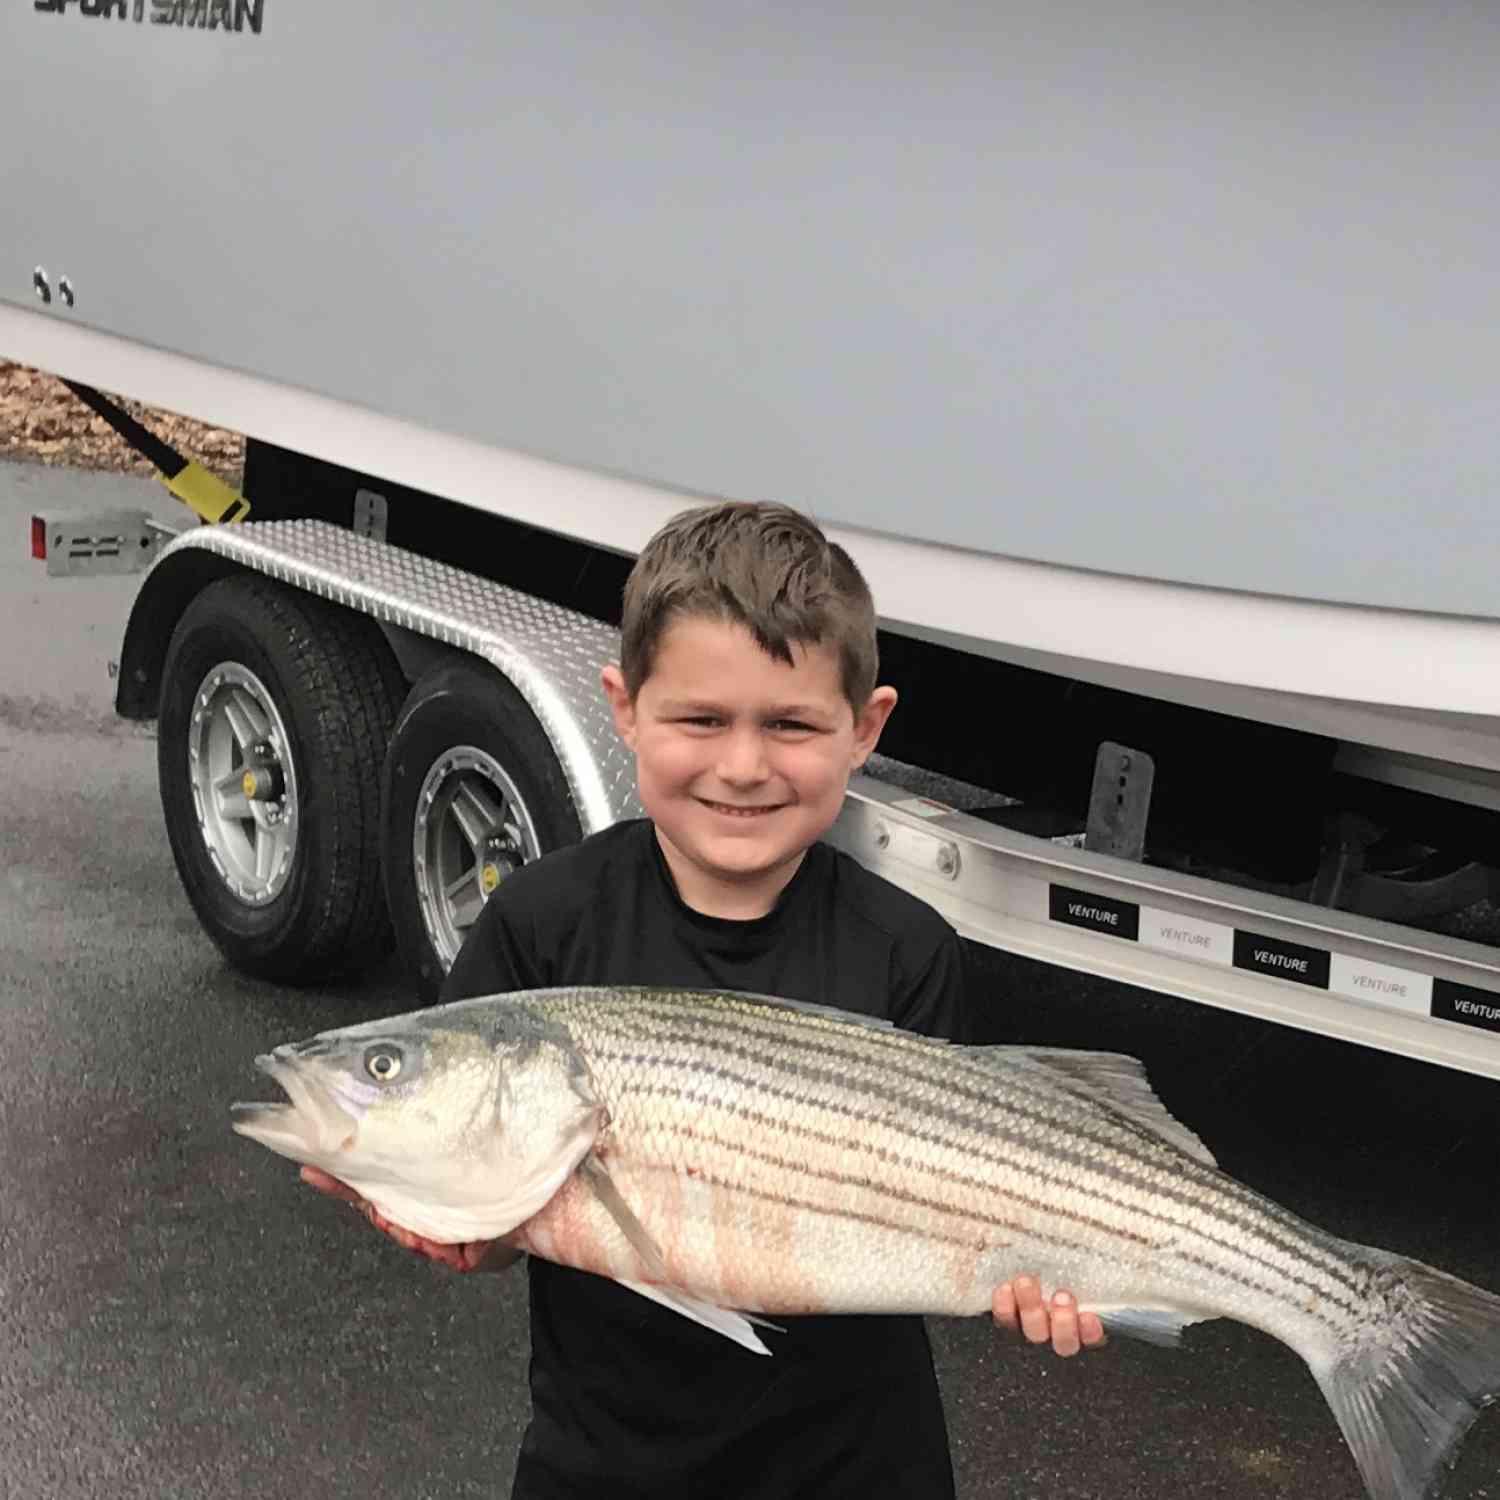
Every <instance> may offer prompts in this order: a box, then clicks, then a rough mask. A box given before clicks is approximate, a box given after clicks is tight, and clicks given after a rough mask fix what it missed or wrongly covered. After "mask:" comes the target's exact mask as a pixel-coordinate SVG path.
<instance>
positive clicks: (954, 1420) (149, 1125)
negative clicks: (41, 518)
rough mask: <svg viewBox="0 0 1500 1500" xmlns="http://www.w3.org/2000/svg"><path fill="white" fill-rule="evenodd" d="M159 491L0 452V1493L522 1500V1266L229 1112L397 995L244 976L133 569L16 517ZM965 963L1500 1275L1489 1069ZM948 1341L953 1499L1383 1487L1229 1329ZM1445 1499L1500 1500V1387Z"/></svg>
mask: <svg viewBox="0 0 1500 1500" xmlns="http://www.w3.org/2000/svg"><path fill="white" fill-rule="evenodd" d="M155 493H157V492H156V491H155V490H154V489H153V487H152V486H150V484H149V483H145V482H141V481H125V480H119V479H104V478H100V477H98V476H78V475H63V474H57V473H49V472H47V471H43V470H39V469H33V468H29V467H25V466H21V465H16V464H0V538H3V540H4V543H5V545H4V546H3V547H0V589H3V592H4V596H5V598H6V599H7V600H8V601H9V602H10V608H9V609H8V610H7V616H8V619H9V623H8V624H7V627H6V633H5V636H4V637H3V638H0V849H3V850H4V856H5V857H4V862H3V868H0V952H3V954H4V962H3V967H0V1163H3V1179H0V1180H3V1184H4V1192H3V1194H0V1495H4V1496H6V1497H15V1500H82V1497H85V1496H88V1497H93V1496H99V1495H109V1496H111V1497H118V1500H134V1497H143V1500H144V1497H152V1500H157V1497H163V1496H171V1497H183V1500H198V1497H204V1500H207V1497H215V1500H217V1497H223V1496H256V1497H260V1496H265V1497H281V1496H288V1497H290V1496H302V1495H307V1494H321V1495H328V1496H357V1497H361V1500H387V1497H390V1500H395V1497H398V1496H399V1497H403V1500H410V1497H434V1500H437V1497H443V1500H448V1497H453V1500H458V1497H470V1496H472V1497H479V1496H485V1497H491V1496H504V1495H505V1494H506V1493H507V1487H508V1480H509V1476H510V1471H511V1466H512V1463H513V1460H514V1453H515V1448H516V1444H517V1441H518V1439H519V1436H520V1432H521V1429H522V1426H523V1424H524V1420H525V1413H526V1390H525V1373H526V1330H525V1305H524V1304H525V1287H524V1280H523V1278H521V1277H519V1276H509V1275H507V1276H487V1277H470V1278H460V1277H456V1276H453V1275H450V1274H447V1273H445V1272H443V1271H441V1270H439V1269H438V1268H436V1267H432V1266H429V1265H427V1264H426V1263H424V1262H419V1261H416V1260H414V1259H413V1258H411V1257H409V1256H407V1255H406V1254H405V1253H404V1252H402V1251H401V1250H400V1249H398V1248H397V1247H396V1246H394V1245H393V1244H390V1243H388V1242H387V1241H385V1240H384V1239H383V1238H381V1237H379V1236H377V1235H375V1234H373V1233H372V1232H370V1231H369V1230H368V1229H367V1228H366V1227H365V1226H364V1225H363V1224H362V1223H361V1222H360V1221H358V1220H357V1219H356V1218H355V1216H354V1215H353V1214H352V1212H351V1211H350V1210H348V1209H347V1208H345V1207H343V1206H341V1205H339V1204H336V1203H333V1202H331V1201H328V1200H326V1199H324V1198H322V1197H320V1196H318V1195H316V1194H314V1193H313V1192H311V1191H309V1190H308V1189H306V1188H304V1187H302V1186H300V1185H299V1184H298V1182H297V1181H296V1177H295V1172H294V1169H293V1168H292V1167H291V1166H290V1164H288V1163H285V1162H283V1161H281V1160H280V1159H279V1158H276V1157H273V1156H272V1155H270V1154H269V1153H268V1152H266V1151H264V1150H261V1149H259V1148H257V1147H255V1146H253V1145H251V1144H250V1143H248V1142H246V1141H243V1140H241V1139H239V1138H238V1137H236V1136H234V1135H232V1134H231V1133H230V1131H229V1128H228V1115H227V1107H228V1105H229V1103H230V1101H231V1100H234V1099H237V1098H261V1097H271V1095H272V1093H274V1090H270V1091H269V1092H268V1089H269V1085H267V1084H266V1082H265V1080H264V1079H262V1078H261V1077H260V1076H259V1075H258V1074H256V1073H255V1072H254V1071H253V1069H252V1068H251V1066H250V1060H251V1058H252V1057H253V1056H254V1055H255V1054H256V1053H257V1052H260V1051H263V1050H265V1049H266V1048H267V1046H268V1045H270V1044H272V1043H275V1042H278V1041H283V1040H288V1039H291V1038H294V1037H298V1036H301V1035H304V1034H307V1033H309V1032H311V1031H314V1030H319V1029H322V1028H324V1027H327V1026H332V1025H339V1024H343V1023H346V1022H350V1021H354V1020H358V1019H363V1018H367V1017H370V1016H374V1015H378V1014H381V1013H383V1012H385V1013H388V1012H391V1011H394V1010H400V1009H405V1008H407V1007H408V1005H409V1003H410V1002H409V1000H408V999H407V997H406V994H405V992H404V990H403V988H402V984H401V980H400V976H399V974H397V973H395V972H394V971H393V970H389V969H388V970H387V971H385V972H383V973H380V974H378V975H376V976H374V977H373V978H371V979H370V980H368V981H367V982H365V983H363V984H361V985H358V986H354V985H344V986H339V987H337V988H334V989H330V990H326V991H313V992H294V991H289V990H283V989H277V988H274V987H271V986H268V985H263V984H259V983H256V982H253V981H250V980H246V979H243V978H241V977H239V976H237V975H235V974H234V973H232V972H231V971H230V970H228V969H227V968H226V967H225V966H224V964H223V963H222V962H221V960H220V959H219V957H218V954H217V952H216V950H215V949H214V948H213V947H212V945H211V944H210V943H209V942H208V941H207V939H206V938H204V937H203V936H202V934H201V933H200V931H199V929H198V927H197V925H196V922H195V921H194V919H193V917H192V915H191V913H190V911H189V909H188V906H187V903H186V901H185V899H184V898H183V896H182V895H181V892H180V890H179V889H178V886H177V883H176V877H175V872H174V871H173V869H172V864H171V858H170V855H169V853H168V850H167V844H166V839H165V835H164V833H163V831H162V828H161V822H160V816H159V812H158V808H157V800H156V782H155V745H154V742H153V740H152V738H151V737H150V734H149V732H147V731H145V730H143V729H141V728H140V727H138V726H131V725H125V724H123V723H120V722H118V721H116V720H115V719H114V718H113V716H112V714H111V711H110V704H111V702H112V684H111V683H110V682H109V680H108V677H107V674H106V667H107V662H108V660H109V659H110V657H112V656H113V655H115V654H116V652H117V650H118V644H119V637H120V631H121V629H122V627H123V623H124V618H125V611H126V610H127V609H128V605H129V600H130V598H131V597H132V596H133V592H134V584H133V583H132V582H131V581H129V580H105V581H95V582H65V581H55V582H52V581H48V580H47V579H46V578H45V577H44V576H43V572H42V568H41V565H40V564H33V563H31V562H30V561H29V560H28V559H27V557H26V555H25V554H26V518H27V517H28V516H29V514H30V512H31V510H32V509H33V508H37V507H43V506H45V505H48V504H56V505H60V506H64V505H69V504H71V505H77V506H88V505H91V504H118V503H142V502H141V501H139V500H137V499H136V498H135V497H137V496H139V495H145V496H148V497H149V496H153V495H154V494H155ZM160 504H161V507H162V509H163V511H164V513H170V502H169V501H165V500H163V501H161V502H160ZM974 956H975V973H976V980H977V983H976V989H977V998H978V1000H979V1001H980V1003H981V1004H982V1005H983V1006H984V1007H985V1015H986V1027H987V1029H988V1030H990V1031H991V1032H992V1034H993V1038H994V1039H995V1040H1002V1039H1011V1040H1025V1041H1036V1042H1047V1043H1051V1044H1063V1045H1069V1044H1072V1045H1081V1046H1090V1047H1106V1048H1118V1049H1120V1050H1125V1051H1131V1052H1134V1053H1136V1054H1137V1055H1138V1056H1140V1057H1142V1058H1144V1059H1145V1060H1146V1062H1147V1064H1148V1066H1149V1067H1150V1070H1151V1074H1152V1077H1153V1080H1154V1081H1155V1083H1156V1085H1157V1088H1158V1091H1159V1092H1160V1093H1161V1095H1162V1096H1163V1098H1164V1099H1165V1100H1166V1102H1167V1104H1168V1106H1169V1107H1170V1108H1171V1109H1172V1110H1173V1111H1174V1112H1175V1113H1176V1114H1177V1115H1178V1116H1179V1117H1180V1118H1181V1119H1183V1120H1184V1121H1185V1122H1187V1123H1188V1124H1190V1125H1191V1126H1193V1127H1194V1128H1195V1129H1196V1130H1197V1131H1198V1132H1199V1134H1201V1135H1202V1136H1203V1138H1204V1139H1205V1140H1206V1141H1207V1143H1208V1144H1209V1145H1210V1146H1211V1147H1212V1148H1213V1149H1214V1150H1215V1151H1216V1152H1217V1154H1218V1156H1219V1159H1220V1163H1221V1165H1223V1166H1224V1167H1225V1169H1226V1170H1228V1171H1229V1172H1231V1173H1232V1174H1234V1175H1235V1176H1237V1177H1239V1178H1241V1179H1242V1180H1244V1181H1246V1182H1248V1183H1250V1184H1251V1185H1252V1186H1254V1187H1256V1188H1258V1189H1259V1190H1261V1191H1263V1192H1266V1193H1268V1194H1269V1195H1271V1196H1272V1197H1273V1198H1275V1199H1277V1200H1278V1201H1279V1202H1281V1203H1282V1204H1284V1205H1286V1206H1287V1207H1289V1208H1291V1209H1293V1210H1295V1211H1296V1212H1299V1213H1301V1214H1304V1215H1305V1216H1307V1217H1308V1218H1311V1219H1313V1220H1314V1221H1316V1222H1318V1223H1320V1224H1322V1225H1324V1226H1325V1227H1327V1228H1329V1229H1331V1230H1333V1231H1335V1232H1337V1233H1339V1234H1343V1235H1346V1236H1348V1237H1350V1238H1354V1239H1359V1240H1364V1241H1367V1242H1372V1243H1375V1244H1379V1245H1382V1246H1385V1247H1387V1248H1389V1249H1393V1250H1399V1251H1401V1252H1404V1253H1407V1254H1412V1255H1415V1256H1418V1257H1419V1258H1421V1259H1424V1260H1428V1261H1431V1262H1432V1263H1434V1264H1436V1265H1439V1266H1441V1267H1443V1268H1444V1269H1447V1270H1451V1271H1454V1272H1456V1273H1457V1274H1459V1275H1462V1276H1464V1277H1466V1278H1468V1279H1470V1280H1473V1281H1477V1282H1479V1283H1480V1284H1482V1285H1486V1286H1489V1287H1490V1288H1492V1289H1495V1290H1500V1254H1497V1250H1500V1209H1497V1196H1496V1190H1495V1183H1496V1166H1497V1150H1496V1144H1497V1139H1500V1085H1497V1084H1494V1083H1489V1082H1485V1081H1482V1080H1478V1079H1472V1078H1467V1077H1463V1076H1460V1075H1457V1074H1452V1073H1446V1072H1444V1071H1442V1070H1439V1069H1436V1068H1432V1067H1430V1066H1427V1065H1422V1064H1416V1063H1409V1062H1404V1061H1401V1060H1398V1059H1393V1058H1387V1057H1384V1056H1382V1055H1380V1054H1376V1053H1372V1052H1367V1051H1362V1050H1359V1049H1356V1048H1353V1047H1350V1046H1347V1045H1345V1044H1340V1043H1333V1042H1326V1041H1323V1040H1321V1039H1316V1038H1312V1037H1307V1036H1303V1035H1300V1034H1297V1033H1293V1032H1289V1031H1285V1030H1281V1029H1277V1028H1273V1027H1271V1026H1268V1025H1265V1024H1262V1023H1260V1022H1254V1021H1250V1020H1245V1019H1241V1018H1238V1017H1233V1016H1229V1015H1225V1014H1220V1013H1218V1012H1214V1011H1210V1010H1207V1009H1202V1008H1198V1007H1195V1006H1192V1005H1190V1004H1188V1003H1186V1002H1181V1001H1176V1000H1170V999H1165V998H1162V997H1158V996H1151V995H1147V994H1144V993H1142V992H1139V991H1134V990H1130V989H1127V988H1125V987H1122V986H1120V985H1116V984H1107V983H1103V982H1099V981H1094V980H1090V979H1085V978H1081V977H1079V976H1076V975H1070V974H1066V973H1063V972H1061V971H1056V970H1049V969H1046V968H1043V967H1041V966H1039V965H1036V964H1032V963H1029V962H1023V961H1019V960H1015V959H1011V958H1008V957H1005V956H1003V955H998V954H992V953H988V952H985V951H983V950H978V949H976V950H974ZM934 1339H935V1344H936V1347H937V1350H938V1357H939V1368H940V1374H941V1377H942V1381H943V1388H944V1393H945V1398H946V1400H947V1404H948V1410H949V1414H950V1422H951V1426H952V1434H953V1444H954V1452H955V1457H956V1461H957V1466H958V1471H959V1476H960V1493H961V1494H962V1495H963V1496H964V1497H965V1500H979V1497H987V1496H1007V1497H1008V1496H1037V1497H1042V1496H1046V1497H1078V1500H1085V1497H1087V1500H1114V1497H1119V1500H1127V1497H1176V1496H1224V1497H1232V1500H1240V1497H1243V1500H1252V1497H1254V1500H1272V1497H1288V1500H1290V1497H1298V1500H1302V1497H1308V1496H1317V1497H1318V1500H1359V1497H1360V1496H1362V1494H1363V1490H1362V1487H1361V1485H1360V1483H1359V1480H1358V1477H1357V1475H1356V1473H1355V1470H1354V1467H1353V1464H1352V1462H1351V1460H1350V1458H1349V1456H1348V1453H1347V1451H1346V1450H1345V1449H1344V1447H1343V1443H1342V1440H1341V1439H1340V1437H1339V1435H1338V1432H1337V1430H1336V1428H1335V1425H1334V1423H1333V1419H1332V1417H1331V1415H1330V1414H1329V1412H1328V1410H1327V1408H1326V1407H1325V1405H1324V1402H1323V1398H1322V1396H1321V1395H1320V1393H1319V1392H1318V1390H1317V1388H1316V1387H1315V1385H1314V1383H1313V1381H1312V1378H1311V1376H1310V1375H1309V1374H1308V1372H1307V1371H1306V1369H1305V1367H1304V1366H1303V1365H1302V1363H1301V1361H1300V1360H1298V1359H1297V1358H1296V1356H1294V1355H1292V1354H1291V1353H1290V1351H1288V1350H1286V1349H1285V1348H1284V1347H1282V1346H1281V1345H1279V1344H1277V1343H1275V1342H1274V1341H1272V1340H1271V1339H1269V1338H1266V1337H1265V1336H1263V1335H1260V1334H1257V1333H1254V1332H1252V1331H1251V1330H1249V1329H1246V1328H1244V1327H1242V1326H1240V1325H1237V1324H1229V1323H1223V1322H1219V1323H1212V1324H1207V1325H1202V1326H1200V1327H1198V1328H1196V1329H1193V1330H1190V1331H1189V1333H1188V1336H1187V1347H1186V1349H1185V1350H1184V1351H1182V1352H1176V1353H1174V1352H1170V1351H1164V1350H1160V1349H1155V1348H1150V1347H1146V1346H1142V1345H1135V1344H1129V1343H1125V1342H1120V1341H1117V1342H1116V1343H1114V1344H1112V1345H1111V1346H1110V1347H1109V1348H1108V1349H1107V1350H1104V1351H1101V1352H1098V1353H1095V1354H1091V1355H1089V1356H1087V1357H1084V1358H1081V1359H1077V1360H1073V1361H1067V1362H1064V1361H1060V1360H1057V1359H1055V1358H1053V1357H1052V1356H1050V1355H1048V1354H1042V1353H1038V1352H1037V1351H1034V1350H1029V1349H1018V1348H1014V1347H1011V1346H1009V1345H1008V1344H1006V1343H1004V1342H1003V1341H1002V1340H1001V1339H1000V1338H999V1336H998V1335H996V1334H995V1332H994V1331H993V1330H992V1329H990V1328H989V1327H988V1326H987V1325H986V1324H985V1323H983V1322H981V1321H973V1322H965V1323H948V1322H938V1323H935V1324H934ZM1443 1494H1444V1496H1445V1497H1448V1500H1500V1408H1492V1409H1491V1410H1490V1411H1489V1412H1487V1413H1486V1414H1485V1415H1484V1416H1483V1417H1481V1420H1480V1422H1479V1423H1478V1424H1477V1425H1476V1427H1475V1429H1474V1431H1473V1433H1472V1434H1471V1436H1470V1439H1469V1442H1468V1444H1467V1445H1466V1447H1465V1449H1464V1450H1463V1453H1462V1456H1461V1459H1460V1462H1459V1465H1458V1467H1457V1468H1456V1470H1455V1471H1454V1473H1453V1475H1452V1476H1451V1478H1450V1480H1449V1483H1448V1484H1447V1486H1446V1487H1445V1488H1444V1490H1443Z"/></svg>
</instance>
